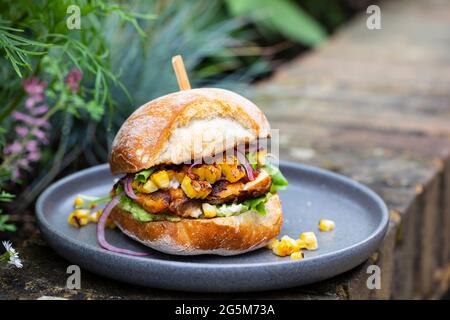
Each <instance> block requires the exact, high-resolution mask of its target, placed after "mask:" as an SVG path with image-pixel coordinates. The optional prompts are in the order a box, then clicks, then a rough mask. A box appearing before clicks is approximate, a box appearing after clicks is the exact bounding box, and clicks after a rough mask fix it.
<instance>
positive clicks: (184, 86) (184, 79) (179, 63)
mask: <svg viewBox="0 0 450 320" xmlns="http://www.w3.org/2000/svg"><path fill="white" fill-rule="evenodd" d="M172 66H173V70H174V71H175V75H176V76H177V81H178V86H179V87H180V90H189V89H191V85H190V83H189V78H188V76H187V73H186V69H185V68H184V63H183V58H182V57H181V56H180V55H177V56H175V57H172Z"/></svg>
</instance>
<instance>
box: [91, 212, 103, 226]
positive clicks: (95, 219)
mask: <svg viewBox="0 0 450 320" xmlns="http://www.w3.org/2000/svg"><path fill="white" fill-rule="evenodd" d="M102 213H103V210H97V211H95V212H92V213H91V214H90V215H89V222H93V223H97V222H98V219H100V216H101V215H102Z"/></svg>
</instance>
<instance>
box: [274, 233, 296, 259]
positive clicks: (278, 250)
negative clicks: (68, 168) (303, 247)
mask: <svg viewBox="0 0 450 320" xmlns="http://www.w3.org/2000/svg"><path fill="white" fill-rule="evenodd" d="M299 250H300V248H299V246H298V244H297V241H295V240H294V239H292V238H291V237H288V236H283V237H282V238H281V240H280V241H278V242H275V243H274V244H273V247H272V252H273V253H275V254H276V255H277V256H280V257H285V256H289V255H291V254H292V253H294V252H296V251H299Z"/></svg>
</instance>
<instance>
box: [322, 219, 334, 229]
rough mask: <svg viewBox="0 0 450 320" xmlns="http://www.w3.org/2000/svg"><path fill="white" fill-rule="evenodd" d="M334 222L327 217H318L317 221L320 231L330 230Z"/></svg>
mask: <svg viewBox="0 0 450 320" xmlns="http://www.w3.org/2000/svg"><path fill="white" fill-rule="evenodd" d="M335 226H336V225H335V223H334V221H333V220H328V219H320V221H319V230H320V231H331V230H333V229H334V227H335Z"/></svg>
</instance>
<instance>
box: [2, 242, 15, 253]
mask: <svg viewBox="0 0 450 320" xmlns="http://www.w3.org/2000/svg"><path fill="white" fill-rule="evenodd" d="M2 244H3V246H4V247H5V249H6V251H8V252H9V250H11V249H12V248H13V247H12V244H11V242H10V241H2Z"/></svg>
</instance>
